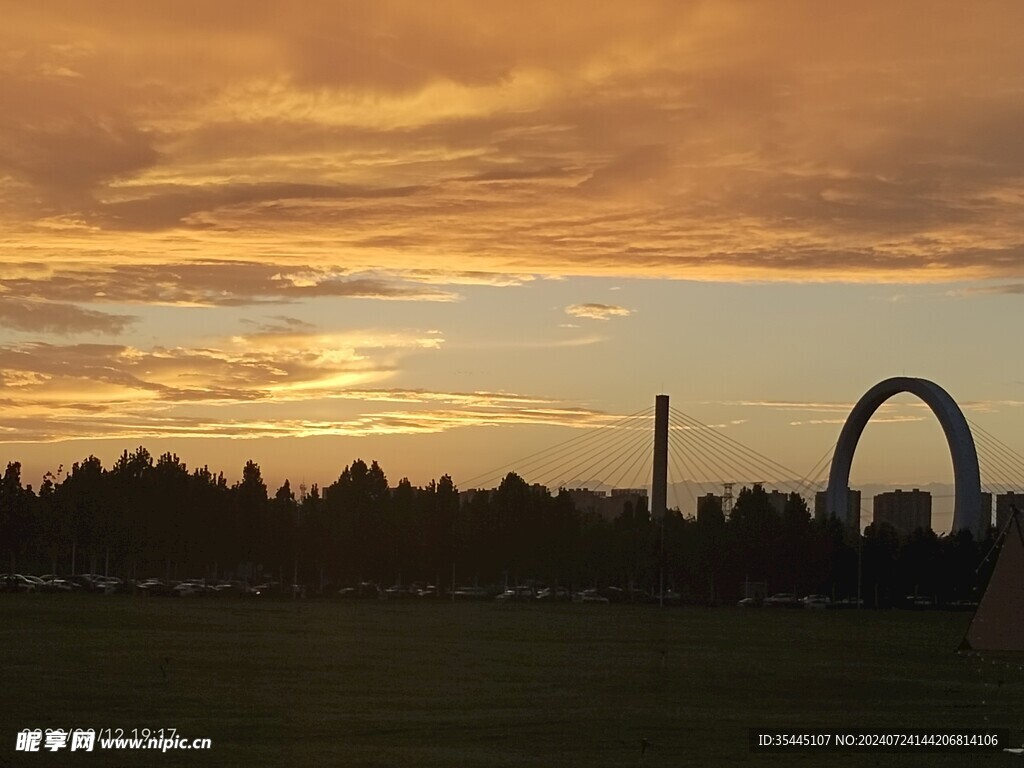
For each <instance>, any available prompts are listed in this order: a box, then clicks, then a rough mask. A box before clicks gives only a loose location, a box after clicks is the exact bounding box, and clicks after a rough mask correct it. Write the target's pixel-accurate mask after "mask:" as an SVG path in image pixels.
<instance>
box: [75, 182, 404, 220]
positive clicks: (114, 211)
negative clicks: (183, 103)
mask: <svg viewBox="0 0 1024 768" xmlns="http://www.w3.org/2000/svg"><path fill="white" fill-rule="evenodd" d="M418 191H420V188H419V187H399V188H391V189H387V188H382V189H374V188H364V187H356V186H352V185H335V186H330V185H325V184H287V183H274V182H267V183H260V184H228V185H223V186H217V185H206V186H203V187H201V188H189V189H184V188H183V189H177V190H171V191H166V192H160V193H157V194H153V195H149V196H147V197H141V198H135V199H132V200H122V201H119V202H112V203H97V204H94V205H93V206H92V207H91V208H90V209H89V210H87V211H85V212H84V213H86V215H87V216H88V217H89V218H90V219H91V220H93V221H95V222H96V223H99V224H101V225H103V226H104V227H106V228H110V229H124V230H160V229H170V228H175V227H180V226H195V227H207V226H211V224H209V222H208V220H207V221H205V222H204V221H200V220H190V217H193V216H195V215H196V214H199V213H212V212H215V211H217V210H218V209H220V208H227V207H231V206H256V205H260V204H267V203H274V202H277V201H289V200H345V199H375V198H388V197H404V196H406V195H411V194H414V193H416V192H418ZM265 211H266V208H265V206H264V207H261V209H260V213H263V212H265Z"/></svg>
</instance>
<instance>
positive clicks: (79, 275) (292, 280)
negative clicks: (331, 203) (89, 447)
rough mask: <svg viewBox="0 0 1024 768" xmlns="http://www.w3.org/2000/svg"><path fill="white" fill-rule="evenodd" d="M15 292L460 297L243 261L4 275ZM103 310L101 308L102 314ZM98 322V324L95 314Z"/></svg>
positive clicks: (216, 301)
mask: <svg viewBox="0 0 1024 768" xmlns="http://www.w3.org/2000/svg"><path fill="white" fill-rule="evenodd" d="M0 286H3V288H4V289H6V291H7V292H8V293H9V294H10V295H16V296H25V297H33V298H43V297H45V298H47V299H51V300H54V301H66V302H76V303H95V302H116V303H139V304H198V305H206V306H242V305H247V304H261V303H284V302H292V301H298V300H300V299H303V298H317V297H339V298H340V297H346V298H361V299H395V300H408V301H451V300H453V299H455V298H456V295H455V294H453V293H451V292H448V291H443V290H440V289H438V288H434V287H432V286H428V285H417V284H414V283H413V284H410V283H401V282H396V281H389V280H385V279H379V278H370V277H350V278H347V277H344V276H338V275H337V274H336V273H334V272H333V271H327V270H323V269H315V268H311V267H303V266H295V267H286V266H282V265H276V264H258V263H254V262H245V261H208V262H191V263H184V264H120V265H115V266H112V267H107V268H95V269H91V270H89V271H78V270H70V269H67V270H61V271H57V272H55V273H54V274H52V275H48V276H39V277H17V278H2V277H0ZM97 314H99V313H97ZM94 322H98V320H96V319H95V318H94Z"/></svg>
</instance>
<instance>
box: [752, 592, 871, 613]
mask: <svg viewBox="0 0 1024 768" xmlns="http://www.w3.org/2000/svg"><path fill="white" fill-rule="evenodd" d="M861 604H862V605H863V601H861ZM737 605H739V607H740V608H762V607H764V608H810V609H811V610H824V609H826V608H855V607H856V606H857V601H856V600H853V599H845V600H833V599H832V598H831V597H829V596H828V595H807V596H806V597H797V596H796V595H795V594H794V593H792V592H777V593H776V594H774V595H772V596H771V597H766V598H757V597H745V598H743V599H742V600H740V601H739V603H737Z"/></svg>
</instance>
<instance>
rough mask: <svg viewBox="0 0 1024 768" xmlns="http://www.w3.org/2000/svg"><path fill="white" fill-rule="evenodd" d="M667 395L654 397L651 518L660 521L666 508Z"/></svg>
mask: <svg viewBox="0 0 1024 768" xmlns="http://www.w3.org/2000/svg"><path fill="white" fill-rule="evenodd" d="M667 485H668V395H658V396H657V397H655V398H654V473H653V477H652V478H651V519H652V520H655V521H657V522H661V521H662V519H664V517H665V511H666V508H667V505H666V499H667V490H668V489H667Z"/></svg>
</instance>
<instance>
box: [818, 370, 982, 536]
mask: <svg viewBox="0 0 1024 768" xmlns="http://www.w3.org/2000/svg"><path fill="white" fill-rule="evenodd" d="M901 392H909V393H910V394H912V395H917V397H919V398H921V400H923V401H924V402H925V404H926V405H927V406H928V407H929V408H931V410H932V413H934V414H935V417H936V418H937V419H938V420H939V424H941V425H942V431H943V432H945V434H946V442H947V443H948V444H949V453H950V456H951V457H952V459H953V483H954V486H955V491H954V496H955V499H954V505H953V532H954V533H955V532H957V531H960V530H963V529H964V528H966V529H968V530H970V531H971V532H972V533H973V534H974V537H975V538H979V537H981V536H984V535H985V532H986V531H987V530H988V526H989V523H990V521H989V520H986V519H984V515H983V513H982V509H981V472H980V471H979V469H978V451H977V449H976V448H975V446H974V437H973V436H972V435H971V430H970V427H968V426H967V419H966V418H964V414H963V411H961V410H960V406H958V405H957V404H956V401H955V400H953V398H952V397H950V395H949V393H948V392H946V390H944V389H943V388H942V387H940V386H939V385H938V384H935V383H934V382H931V381H928V380H927V379H915V378H910V377H907V376H897V377H895V378H892V379H886V380H885V381H880V382H879V383H878V384H875V386H873V387H872V388H871V389H869V390H868V391H867V392H865V393H864V396H863V397H861V399H860V400H858V401H857V404H856V405H855V406H853V410H852V411H850V415H849V416H848V417H847V418H846V423H845V424H843V430H842V432H840V433H839V442H838V443H837V444H836V450H835V453H834V454H833V455H832V467H831V469H830V471H829V475H828V491H827V495H826V502H825V505H826V509H827V511H828V514H830V515H834V516H835V517H836V518H838V519H839V520H840V521H841V522H842V523H843V525H844V526H846V525H848V522H849V520H850V510H849V509H848V503H849V498H848V493H847V489H848V488H849V485H850V468H851V466H852V465H853V453H854V451H855V450H856V448H857V442H858V441H859V440H860V436H861V433H862V432H863V431H864V427H865V426H867V423H868V420H869V419H870V418H871V416H872V415H873V414H874V412H875V411H877V410H878V408H879V406H881V405H882V403H884V402H885V401H886V400H888V399H889V398H890V397H892V396H893V395H898V394H900V393H901Z"/></svg>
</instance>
